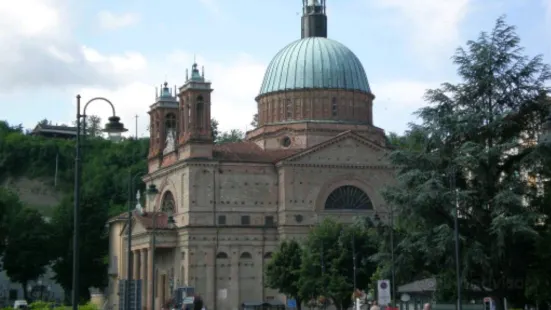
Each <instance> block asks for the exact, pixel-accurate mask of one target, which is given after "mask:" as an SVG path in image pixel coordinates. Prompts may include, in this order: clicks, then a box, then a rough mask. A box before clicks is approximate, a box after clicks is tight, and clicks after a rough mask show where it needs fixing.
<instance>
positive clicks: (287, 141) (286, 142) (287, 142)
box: [281, 137, 291, 147]
mask: <svg viewBox="0 0 551 310" xmlns="http://www.w3.org/2000/svg"><path fill="white" fill-rule="evenodd" d="M281 145H283V146H284V147H289V146H290V145H291V138H289V137H283V139H281Z"/></svg>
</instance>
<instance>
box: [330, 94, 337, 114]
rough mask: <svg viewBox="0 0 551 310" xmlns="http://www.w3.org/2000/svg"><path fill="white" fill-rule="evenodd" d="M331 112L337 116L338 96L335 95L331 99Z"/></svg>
mask: <svg viewBox="0 0 551 310" xmlns="http://www.w3.org/2000/svg"><path fill="white" fill-rule="evenodd" d="M331 114H332V115H333V116H337V98H335V97H333V99H332V101H331Z"/></svg>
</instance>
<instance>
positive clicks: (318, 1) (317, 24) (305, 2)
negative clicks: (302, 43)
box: [302, 0, 327, 39]
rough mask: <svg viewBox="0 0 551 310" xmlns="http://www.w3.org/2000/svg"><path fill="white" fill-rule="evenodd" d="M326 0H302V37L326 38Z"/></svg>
mask: <svg viewBox="0 0 551 310" xmlns="http://www.w3.org/2000/svg"><path fill="white" fill-rule="evenodd" d="M325 1H326V0H302V38H303V39H304V38H309V37H323V38H327V15H326V14H325V12H326V6H325Z"/></svg>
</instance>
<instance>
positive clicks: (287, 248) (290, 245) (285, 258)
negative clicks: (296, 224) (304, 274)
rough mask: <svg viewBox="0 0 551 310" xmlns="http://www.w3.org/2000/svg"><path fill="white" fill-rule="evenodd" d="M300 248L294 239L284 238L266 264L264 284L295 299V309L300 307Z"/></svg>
mask: <svg viewBox="0 0 551 310" xmlns="http://www.w3.org/2000/svg"><path fill="white" fill-rule="evenodd" d="M301 263H302V248H301V246H300V244H299V243H298V242H297V241H296V240H284V241H283V242H281V243H280V244H279V248H278V250H277V251H276V252H274V253H273V256H272V259H271V260H270V262H269V263H268V264H267V265H266V271H265V272H266V286H267V287H269V288H272V289H277V290H279V292H280V293H283V294H285V295H286V296H287V297H289V298H294V299H295V300H296V301H297V309H298V310H300V309H302V305H301V304H302V299H301V298H300V294H299V293H300V286H299V281H300V268H301Z"/></svg>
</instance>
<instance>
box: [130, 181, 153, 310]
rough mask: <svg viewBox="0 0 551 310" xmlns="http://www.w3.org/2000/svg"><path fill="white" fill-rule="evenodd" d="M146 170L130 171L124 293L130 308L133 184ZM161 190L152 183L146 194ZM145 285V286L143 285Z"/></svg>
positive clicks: (150, 195) (149, 194) (150, 196)
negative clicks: (133, 172) (134, 172)
mask: <svg viewBox="0 0 551 310" xmlns="http://www.w3.org/2000/svg"><path fill="white" fill-rule="evenodd" d="M144 174H146V172H139V173H137V174H135V175H134V176H133V177H132V174H130V173H129V178H128V219H127V222H126V227H127V228H126V231H127V239H128V240H127V246H128V255H126V278H127V280H128V281H127V284H126V291H125V293H124V298H125V304H126V308H127V309H128V310H130V284H131V283H132V257H131V255H130V253H132V209H133V208H132V200H133V199H132V193H133V192H134V189H133V184H134V183H135V182H136V178H138V177H140V176H143V175H144ZM158 193H159V191H158V190H157V186H155V184H153V183H151V184H149V186H148V187H147V189H146V194H147V196H148V198H149V199H151V198H152V197H154V196H155V195H157V194H158ZM142 287H143V286H142Z"/></svg>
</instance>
